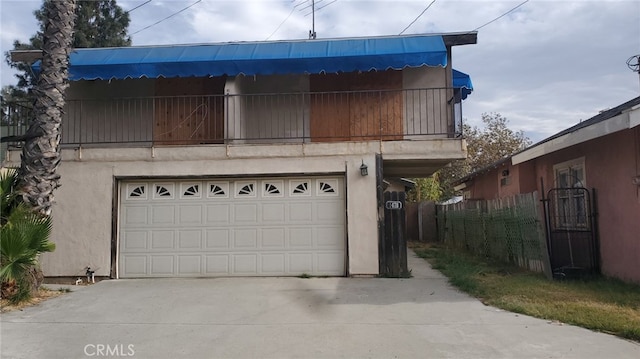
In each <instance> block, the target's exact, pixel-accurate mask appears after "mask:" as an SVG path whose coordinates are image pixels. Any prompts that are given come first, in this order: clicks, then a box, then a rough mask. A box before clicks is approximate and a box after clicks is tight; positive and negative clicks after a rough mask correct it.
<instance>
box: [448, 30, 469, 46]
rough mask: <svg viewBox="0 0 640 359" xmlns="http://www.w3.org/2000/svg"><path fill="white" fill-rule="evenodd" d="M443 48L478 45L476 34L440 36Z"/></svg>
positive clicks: (462, 33) (463, 33)
mask: <svg viewBox="0 0 640 359" xmlns="http://www.w3.org/2000/svg"><path fill="white" fill-rule="evenodd" d="M442 39H443V40H444V44H445V46H447V47H449V46H459V45H474V44H477V43H478V32H477V31H469V32H461V33H447V34H442Z"/></svg>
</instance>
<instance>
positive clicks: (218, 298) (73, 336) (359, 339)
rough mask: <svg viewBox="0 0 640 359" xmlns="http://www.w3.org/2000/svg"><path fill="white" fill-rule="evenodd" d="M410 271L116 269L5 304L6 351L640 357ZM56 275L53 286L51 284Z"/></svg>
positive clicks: (418, 264)
mask: <svg viewBox="0 0 640 359" xmlns="http://www.w3.org/2000/svg"><path fill="white" fill-rule="evenodd" d="M409 266H410V268H411V269H412V273H413V275H414V278H410V279H383V278H312V279H301V278H220V279H145V280H111V281H103V282H100V283H98V284H95V285H92V286H89V287H86V288H84V289H82V290H78V291H75V292H73V293H68V294H65V295H63V296H61V297H58V298H54V299H51V300H49V301H47V302H44V303H42V304H41V305H38V306H36V307H31V308H27V309H24V310H23V311H18V312H10V313H5V314H2V315H1V322H0V324H1V329H0V340H1V344H0V349H1V350H2V351H1V353H0V357H2V358H85V357H108V356H111V357H116V356H120V357H133V358H292V357H296V358H300V357H301V358H580V359H582V358H633V359H637V358H640V345H638V344H637V343H633V342H629V341H625V340H622V339H618V338H616V337H613V336H610V335H607V334H602V333H594V332H591V331H589V330H586V329H581V328H577V327H573V326H569V325H560V324H554V323H549V322H547V321H545V320H539V319H534V318H530V317H527V316H523V315H517V314H514V313H509V312H504V311H501V310H498V309H496V308H492V307H487V306H485V305H483V304H482V303H480V302H479V301H477V300H475V299H473V298H470V297H469V296H467V295H465V294H463V293H460V292H458V291H456V290H455V289H453V288H451V287H450V286H449V285H448V284H447V281H446V279H445V278H444V277H443V276H442V275H441V274H440V273H438V272H436V271H433V270H432V269H431V268H429V266H428V264H427V263H426V262H425V261H423V260H422V259H419V258H417V257H415V255H414V254H413V252H410V254H409ZM54 287H55V286H54Z"/></svg>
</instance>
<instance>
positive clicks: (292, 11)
mask: <svg viewBox="0 0 640 359" xmlns="http://www.w3.org/2000/svg"><path fill="white" fill-rule="evenodd" d="M295 11H296V8H295V7H294V8H292V9H291V11H290V12H289V15H287V17H285V18H284V20H282V22H281V23H280V25H278V27H276V29H275V30H273V32H272V33H271V35H269V36H267V38H266V39H265V41H266V40H269V39H270V38H271V36H273V35H275V34H276V32H278V30H280V28H281V27H282V25H284V23H285V22H287V20H289V18H290V17H291V15H292V14H293V13H294V12H295Z"/></svg>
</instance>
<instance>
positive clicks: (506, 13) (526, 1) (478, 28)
mask: <svg viewBox="0 0 640 359" xmlns="http://www.w3.org/2000/svg"><path fill="white" fill-rule="evenodd" d="M528 2H529V0H525V1H523V2H521V3H520V4H518V5H517V6H516V7H514V8H513V9H511V10H509V11H507V12H505V13H504V14H502V15H500V16H498V17H497V18H495V19H493V20H491V21H489V22H488V23H486V24H484V25H482V26H478V27H476V28H475V29H473V30H471V32H473V31H478V30H480V29H482V28H483V27H485V26H487V25H489V24H491V23H493V22H495V21H498V20H500V19H501V18H503V17H504V16H507V15H509V14H510V13H512V12H514V11H515V10H516V9H517V8H519V7H520V6H522V5H524V4H526V3H528Z"/></svg>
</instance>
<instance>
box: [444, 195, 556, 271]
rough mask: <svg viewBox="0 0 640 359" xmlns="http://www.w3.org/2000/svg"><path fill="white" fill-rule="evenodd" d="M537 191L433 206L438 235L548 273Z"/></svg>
mask: <svg viewBox="0 0 640 359" xmlns="http://www.w3.org/2000/svg"><path fill="white" fill-rule="evenodd" d="M539 203H540V202H539V200H538V196H537V193H536V192H534V193H528V194H521V195H517V196H514V197H507V198H500V199H494V200H479V201H478V200H471V201H469V200H468V201H464V202H460V203H456V204H450V205H438V206H436V220H437V228H438V238H439V240H440V241H442V242H444V243H447V244H449V245H451V246H453V247H456V248H460V249H464V250H467V251H469V252H471V253H472V254H474V255H477V256H482V257H489V258H494V259H497V260H501V261H504V262H509V263H513V264H515V265H517V266H520V267H522V268H526V269H529V270H533V271H538V272H545V274H547V276H548V277H550V276H551V269H550V265H549V255H548V252H547V243H546V239H545V234H544V220H543V218H544V217H543V216H542V215H541V214H540V213H539V210H538V209H539Z"/></svg>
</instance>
